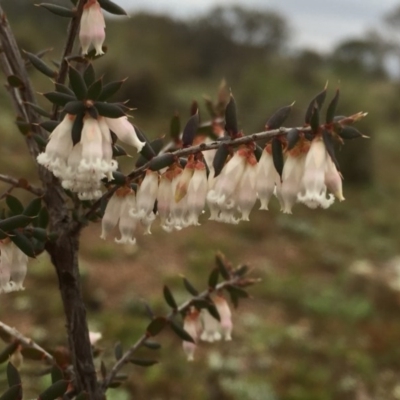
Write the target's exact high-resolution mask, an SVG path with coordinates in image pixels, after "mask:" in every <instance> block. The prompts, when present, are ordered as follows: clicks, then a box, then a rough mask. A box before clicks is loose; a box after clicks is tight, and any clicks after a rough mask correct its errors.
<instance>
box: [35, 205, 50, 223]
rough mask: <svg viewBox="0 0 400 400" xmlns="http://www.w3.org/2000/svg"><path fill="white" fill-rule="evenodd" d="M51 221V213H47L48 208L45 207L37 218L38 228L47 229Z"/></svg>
mask: <svg viewBox="0 0 400 400" xmlns="http://www.w3.org/2000/svg"><path fill="white" fill-rule="evenodd" d="M49 221H50V217H49V212H48V211H47V208H46V207H43V208H42V209H41V210H40V212H39V216H38V218H37V222H38V226H39V227H41V228H47V225H48V224H49Z"/></svg>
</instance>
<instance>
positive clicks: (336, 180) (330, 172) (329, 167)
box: [325, 155, 344, 201]
mask: <svg viewBox="0 0 400 400" xmlns="http://www.w3.org/2000/svg"><path fill="white" fill-rule="evenodd" d="M327 158H328V159H327V163H326V170H325V185H326V186H327V188H328V190H329V191H330V192H331V193H333V194H334V195H335V197H336V198H337V199H338V200H339V201H343V200H344V197H343V189H342V177H341V175H340V173H339V171H338V170H337V168H336V165H335V164H334V162H333V161H332V159H331V157H330V156H329V155H328V157H327Z"/></svg>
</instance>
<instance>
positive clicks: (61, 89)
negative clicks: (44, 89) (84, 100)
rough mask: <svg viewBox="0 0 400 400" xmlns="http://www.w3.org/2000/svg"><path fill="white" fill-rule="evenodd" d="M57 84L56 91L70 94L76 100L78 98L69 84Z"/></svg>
mask: <svg viewBox="0 0 400 400" xmlns="http://www.w3.org/2000/svg"><path fill="white" fill-rule="evenodd" d="M55 86H56V92H59V93H64V94H69V95H70V96H72V97H73V98H74V100H76V98H75V93H74V92H73V91H72V90H71V89H70V88H69V87H68V86H66V85H63V84H62V83H56V84H55Z"/></svg>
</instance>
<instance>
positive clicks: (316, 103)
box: [305, 85, 327, 124]
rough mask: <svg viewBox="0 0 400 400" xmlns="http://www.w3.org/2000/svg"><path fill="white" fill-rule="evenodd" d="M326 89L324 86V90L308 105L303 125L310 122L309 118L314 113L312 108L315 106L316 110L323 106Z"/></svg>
mask: <svg viewBox="0 0 400 400" xmlns="http://www.w3.org/2000/svg"><path fill="white" fill-rule="evenodd" d="M326 89H327V85H326V86H325V88H324V90H323V91H322V92H320V93H318V94H317V95H316V96H315V97H314V98H313V99H312V100H311V102H310V104H309V105H308V108H307V111H306V116H305V123H306V124H309V123H310V122H311V117H312V115H313V113H314V111H313V110H314V107H315V106H316V107H317V108H318V109H321V107H322V105H323V104H324V101H325V97H326Z"/></svg>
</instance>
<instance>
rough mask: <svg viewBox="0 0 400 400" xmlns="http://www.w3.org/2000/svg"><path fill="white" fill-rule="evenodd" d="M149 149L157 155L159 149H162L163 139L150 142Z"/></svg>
mask: <svg viewBox="0 0 400 400" xmlns="http://www.w3.org/2000/svg"><path fill="white" fill-rule="evenodd" d="M150 146H151V148H152V149H153V150H154V153H155V154H156V155H157V154H158V153H160V151H161V149H162V148H163V147H164V137H160V138H157V139H154V140H152V141H151V142H150Z"/></svg>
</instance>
